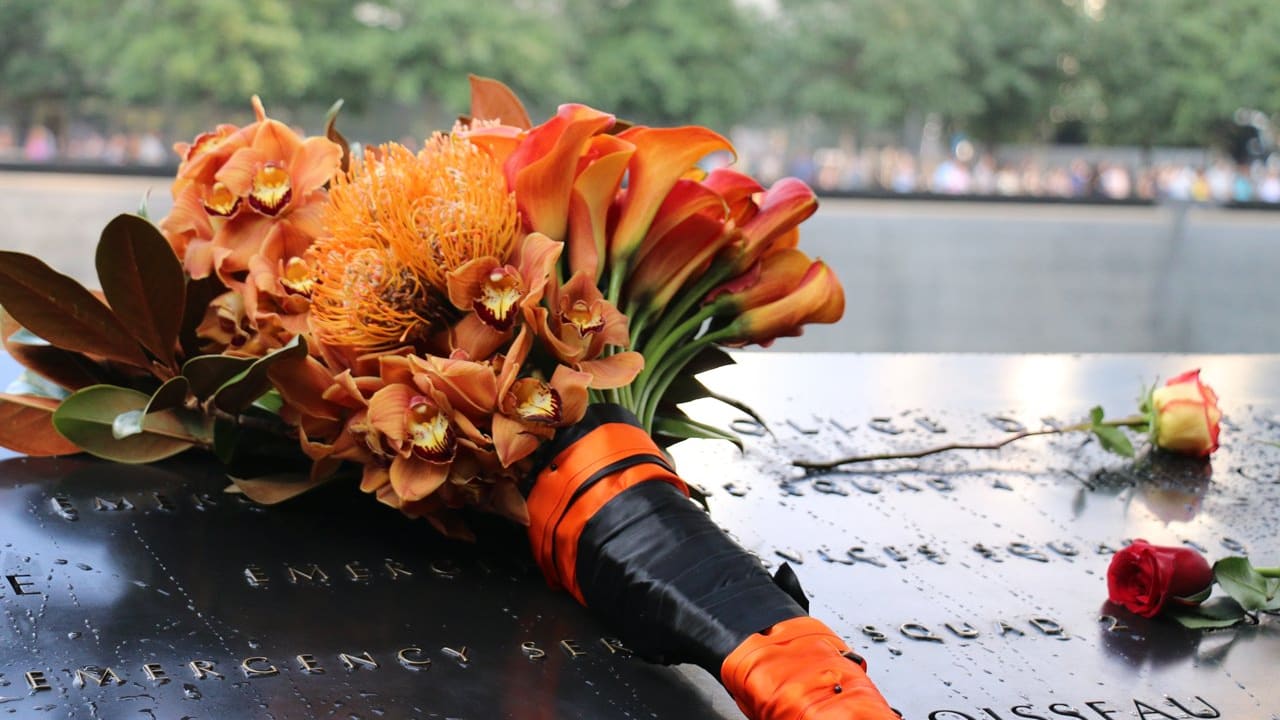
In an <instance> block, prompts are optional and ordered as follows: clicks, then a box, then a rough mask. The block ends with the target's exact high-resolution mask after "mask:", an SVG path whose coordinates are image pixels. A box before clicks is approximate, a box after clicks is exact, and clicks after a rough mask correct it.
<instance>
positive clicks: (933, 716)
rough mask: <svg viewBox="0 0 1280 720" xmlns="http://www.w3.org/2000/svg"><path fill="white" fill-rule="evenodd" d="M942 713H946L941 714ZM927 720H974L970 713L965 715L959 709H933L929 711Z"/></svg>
mask: <svg viewBox="0 0 1280 720" xmlns="http://www.w3.org/2000/svg"><path fill="white" fill-rule="evenodd" d="M943 713H946V714H945V715H943ZM929 720H974V719H973V716H972V715H966V714H965V713H962V712H960V711H959V710H934V711H933V712H931V713H929Z"/></svg>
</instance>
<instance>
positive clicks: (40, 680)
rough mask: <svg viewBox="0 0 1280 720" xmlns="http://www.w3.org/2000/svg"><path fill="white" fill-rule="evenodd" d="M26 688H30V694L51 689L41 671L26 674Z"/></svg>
mask: <svg viewBox="0 0 1280 720" xmlns="http://www.w3.org/2000/svg"><path fill="white" fill-rule="evenodd" d="M27 687H29V688H31V692H40V691H41V690H52V689H53V686H52V685H50V684H49V678H47V677H45V676H44V671H43V670H32V671H31V672H28V673H27Z"/></svg>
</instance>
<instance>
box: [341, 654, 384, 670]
mask: <svg viewBox="0 0 1280 720" xmlns="http://www.w3.org/2000/svg"><path fill="white" fill-rule="evenodd" d="M338 659H339V660H341V661H342V664H343V665H346V666H347V669H348V670H355V669H356V665H360V666H361V667H367V668H370V669H377V668H378V663H377V661H375V660H374V659H373V658H372V657H370V655H369V653H368V652H363V653H360V654H359V655H348V654H346V653H338Z"/></svg>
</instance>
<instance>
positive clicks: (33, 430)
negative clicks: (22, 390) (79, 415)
mask: <svg viewBox="0 0 1280 720" xmlns="http://www.w3.org/2000/svg"><path fill="white" fill-rule="evenodd" d="M57 407H58V401H57V400H55V399H53V398H46V397H34V396H31V395H10V394H7V393H0V445H2V446H4V447H7V448H9V449H10V450H16V451H18V452H20V453H22V454H24V455H34V456H45V455H71V454H74V453H77V452H80V448H78V447H76V445H75V444H73V443H72V442H70V441H69V440H67V439H66V438H64V437H62V435H60V434H58V431H57V430H55V429H54V427H53V412H54V410H56V409H57Z"/></svg>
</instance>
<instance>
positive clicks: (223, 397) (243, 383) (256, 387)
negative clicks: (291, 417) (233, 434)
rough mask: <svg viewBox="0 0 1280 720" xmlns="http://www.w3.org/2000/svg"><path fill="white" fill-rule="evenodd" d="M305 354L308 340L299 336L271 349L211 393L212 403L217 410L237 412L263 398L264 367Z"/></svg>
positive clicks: (266, 386) (266, 380)
mask: <svg viewBox="0 0 1280 720" xmlns="http://www.w3.org/2000/svg"><path fill="white" fill-rule="evenodd" d="M306 355H307V342H306V341H305V340H303V339H302V336H301V335H298V336H297V337H295V338H294V339H293V340H290V341H289V344H287V345H285V346H284V347H282V348H280V349H279V350H275V351H272V352H270V353H268V354H266V355H264V356H262V357H261V358H259V359H258V360H256V361H255V362H254V363H253V364H252V365H250V366H249V367H247V368H245V369H244V370H242V371H241V372H239V373H237V374H236V375H234V376H233V377H231V378H230V379H228V380H227V381H226V382H224V383H223V384H222V386H221V387H219V388H218V389H217V391H215V392H214V394H213V404H214V405H215V406H217V407H218V409H220V410H225V411H226V412H229V413H238V412H240V411H241V410H244V409H245V408H247V407H249V406H250V405H252V404H253V402H254V401H255V400H257V399H258V398H260V397H262V395H263V394H264V393H266V392H267V391H268V390H270V389H271V379H270V378H269V377H267V370H269V369H270V368H271V366H272V365H273V364H274V363H277V362H280V361H281V360H288V359H290V358H302V357H306Z"/></svg>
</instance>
